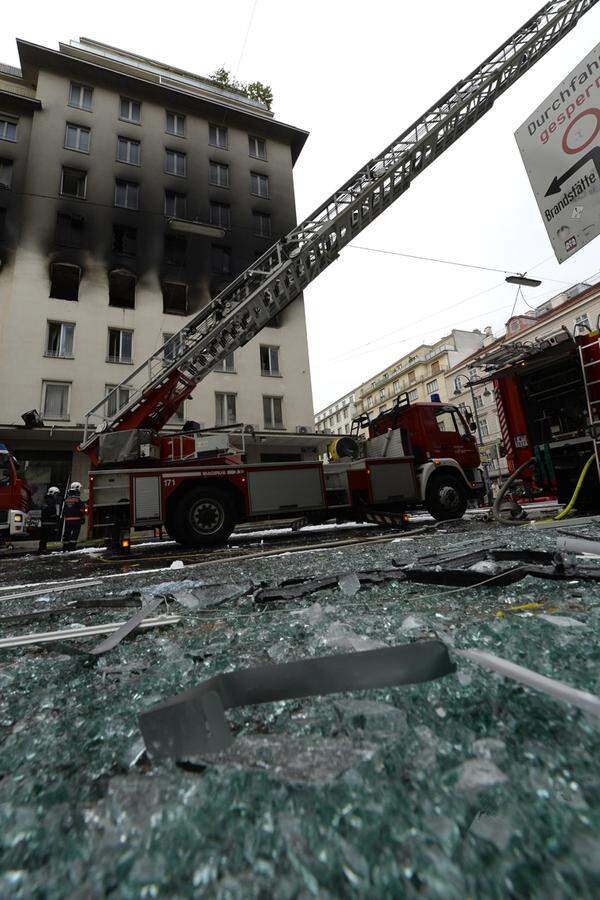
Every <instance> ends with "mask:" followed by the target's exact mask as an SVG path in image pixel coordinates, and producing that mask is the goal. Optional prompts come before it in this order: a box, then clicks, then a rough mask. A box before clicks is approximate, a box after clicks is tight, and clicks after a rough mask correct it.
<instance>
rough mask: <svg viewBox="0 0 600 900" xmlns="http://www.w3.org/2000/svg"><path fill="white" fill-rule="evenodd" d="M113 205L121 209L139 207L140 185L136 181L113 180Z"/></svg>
mask: <svg viewBox="0 0 600 900" xmlns="http://www.w3.org/2000/svg"><path fill="white" fill-rule="evenodd" d="M115 206H118V207H120V208H121V209H139V208H140V186H139V184H138V183H137V182H136V181H125V180H124V179H123V178H117V179H116V180H115Z"/></svg>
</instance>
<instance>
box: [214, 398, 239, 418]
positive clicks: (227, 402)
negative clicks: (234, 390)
mask: <svg viewBox="0 0 600 900" xmlns="http://www.w3.org/2000/svg"><path fill="white" fill-rule="evenodd" d="M235 397H236V395H235V394H220V393H217V394H215V424H216V425H234V424H235V421H236V411H235Z"/></svg>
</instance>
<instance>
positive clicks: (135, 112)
mask: <svg viewBox="0 0 600 900" xmlns="http://www.w3.org/2000/svg"><path fill="white" fill-rule="evenodd" d="M119 118H120V119H123V120H124V121H125V122H135V124H136V125H139V123H140V122H141V121H142V104H141V103H140V102H139V100H131V99H130V98H129V97H121V98H120V101H119Z"/></svg>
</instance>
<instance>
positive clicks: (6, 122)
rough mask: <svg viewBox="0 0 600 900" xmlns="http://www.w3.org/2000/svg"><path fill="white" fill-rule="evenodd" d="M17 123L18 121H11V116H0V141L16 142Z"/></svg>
mask: <svg viewBox="0 0 600 900" xmlns="http://www.w3.org/2000/svg"><path fill="white" fill-rule="evenodd" d="M18 121H19V120H18V119H13V117H12V116H0V141H16V140H17V123H18Z"/></svg>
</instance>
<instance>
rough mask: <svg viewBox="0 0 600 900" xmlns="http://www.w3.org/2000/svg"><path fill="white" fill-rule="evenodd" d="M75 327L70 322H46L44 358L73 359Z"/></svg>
mask: <svg viewBox="0 0 600 900" xmlns="http://www.w3.org/2000/svg"><path fill="white" fill-rule="evenodd" d="M74 334H75V325H73V324H72V323H70V322H48V332H47V335H46V353H45V355H46V356H51V357H55V358H56V357H58V358H62V359H73V335H74Z"/></svg>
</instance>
